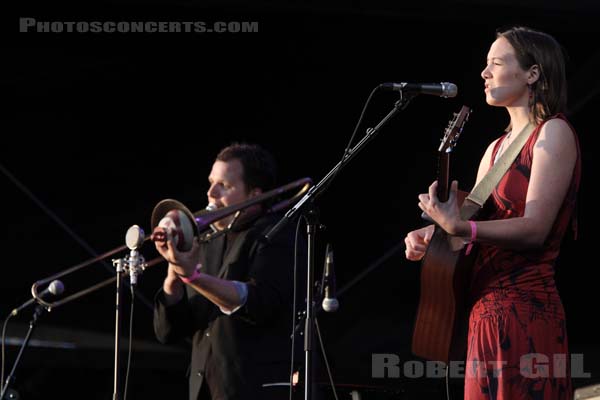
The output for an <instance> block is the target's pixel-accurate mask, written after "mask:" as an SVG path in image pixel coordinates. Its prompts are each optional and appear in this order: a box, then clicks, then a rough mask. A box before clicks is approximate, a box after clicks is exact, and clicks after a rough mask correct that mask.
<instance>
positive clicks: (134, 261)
mask: <svg viewBox="0 0 600 400" xmlns="http://www.w3.org/2000/svg"><path fill="white" fill-rule="evenodd" d="M145 238H146V235H145V233H144V230H143V229H142V228H140V227H139V226H138V225H133V226H131V227H130V228H129V229H127V233H126V234H125V244H126V245H127V248H129V250H130V251H129V259H128V260H127V261H128V262H129V283H130V284H131V286H135V285H137V281H138V275H139V273H140V270H141V269H142V268H143V264H144V261H145V260H144V257H143V256H142V255H141V254H140V252H139V251H138V249H140V248H141V247H142V245H143V244H144V241H145Z"/></svg>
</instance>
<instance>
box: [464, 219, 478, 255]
mask: <svg viewBox="0 0 600 400" xmlns="http://www.w3.org/2000/svg"><path fill="white" fill-rule="evenodd" d="M468 222H469V225H471V240H470V241H469V243H468V244H467V250H466V251H465V255H467V256H468V255H469V254H470V253H471V250H472V249H473V243H474V242H475V240H477V224H476V223H475V222H474V221H471V220H469V221H468Z"/></svg>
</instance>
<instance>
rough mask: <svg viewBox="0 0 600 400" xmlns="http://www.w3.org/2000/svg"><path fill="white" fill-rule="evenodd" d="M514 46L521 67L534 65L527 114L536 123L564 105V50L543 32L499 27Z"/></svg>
mask: <svg viewBox="0 0 600 400" xmlns="http://www.w3.org/2000/svg"><path fill="white" fill-rule="evenodd" d="M496 37H497V38H498V37H503V38H505V39H506V40H508V42H509V43H510V44H511V46H512V47H513V48H514V49H515V53H516V57H517V60H518V62H519V65H520V66H521V68H523V69H524V70H528V69H529V68H530V67H531V66H533V65H537V66H538V68H539V72H540V76H539V79H538V80H537V81H536V82H534V83H533V84H532V85H531V93H532V98H531V100H530V103H529V104H530V115H531V117H532V119H533V120H534V121H535V122H536V123H540V122H542V121H544V120H545V119H547V118H548V117H550V116H552V115H555V114H557V113H564V112H565V111H566V108H567V78H566V71H565V69H566V68H565V53H564V51H563V48H562V46H561V45H560V44H559V43H558V42H557V41H556V39H554V38H553V37H552V36H550V35H549V34H547V33H544V32H540V31H536V30H534V29H531V28H527V27H523V26H515V27H511V28H508V29H505V30H499V31H498V32H497V34H496Z"/></svg>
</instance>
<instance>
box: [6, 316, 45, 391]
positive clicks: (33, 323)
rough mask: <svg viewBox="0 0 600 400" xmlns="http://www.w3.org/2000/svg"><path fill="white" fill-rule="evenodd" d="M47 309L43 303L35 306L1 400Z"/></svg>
mask: <svg viewBox="0 0 600 400" xmlns="http://www.w3.org/2000/svg"><path fill="white" fill-rule="evenodd" d="M45 309H46V308H45V307H44V306H42V305H37V306H36V307H35V311H34V312H33V317H32V318H31V321H29V330H28V331H27V335H26V336H25V339H24V340H23V343H22V344H21V349H20V350H19V353H18V354H17V358H16V359H15V363H14V364H13V367H12V370H11V371H10V374H9V375H8V377H7V378H6V381H4V387H3V388H2V393H0V400H3V399H4V395H5V394H6V392H7V391H8V387H9V386H10V384H11V383H12V380H13V378H14V374H15V371H16V370H17V365H18V364H19V362H20V361H21V357H22V356H23V352H24V351H25V348H26V347H27V345H28V344H29V339H31V334H32V333H33V330H34V328H35V324H36V323H37V320H38V318H39V317H40V316H41V315H42V312H43V311H44V310H45Z"/></svg>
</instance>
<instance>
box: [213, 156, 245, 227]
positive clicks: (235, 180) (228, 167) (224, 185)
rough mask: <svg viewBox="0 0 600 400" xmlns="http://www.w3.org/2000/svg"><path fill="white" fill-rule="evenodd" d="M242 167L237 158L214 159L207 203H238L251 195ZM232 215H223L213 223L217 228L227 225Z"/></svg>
mask: <svg viewBox="0 0 600 400" xmlns="http://www.w3.org/2000/svg"><path fill="white" fill-rule="evenodd" d="M243 175H244V167H243V166H242V163H241V162H240V161H239V160H237V159H232V160H230V161H218V160H217V161H215V163H214V164H213V166H212V170H211V171H210V175H209V176H208V182H209V183H210V187H209V189H208V192H207V193H206V195H207V197H208V202H209V203H214V204H215V205H216V206H217V207H218V208H222V207H227V206H230V205H233V204H238V203H241V202H243V201H246V200H248V199H249V198H250V197H252V195H253V193H252V191H251V192H250V193H249V192H248V190H247V188H246V184H245V183H244V181H243V179H242V177H243ZM232 218H233V215H231V216H229V217H225V218H223V219H221V220H219V221H217V222H215V223H214V225H215V226H216V227H217V228H219V229H224V228H225V227H227V225H228V224H229V222H230V221H231V220H232Z"/></svg>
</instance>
